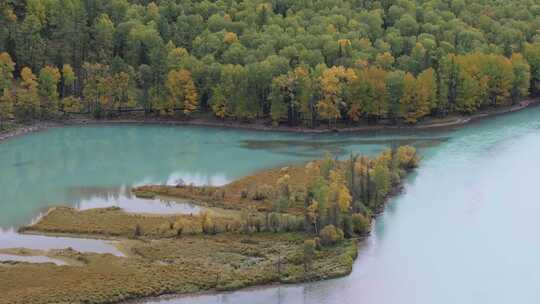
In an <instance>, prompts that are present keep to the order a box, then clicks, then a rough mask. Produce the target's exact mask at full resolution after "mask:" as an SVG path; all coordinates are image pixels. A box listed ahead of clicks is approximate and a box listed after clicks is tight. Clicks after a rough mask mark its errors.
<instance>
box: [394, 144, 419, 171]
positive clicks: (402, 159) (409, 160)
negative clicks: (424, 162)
mask: <svg viewBox="0 0 540 304" xmlns="http://www.w3.org/2000/svg"><path fill="white" fill-rule="evenodd" d="M396 157H397V159H398V162H399V166H400V167H401V168H403V169H406V170H408V169H413V168H416V167H418V156H417V155H416V149H415V148H414V147H411V146H401V147H399V148H398V149H397V151H396Z"/></svg>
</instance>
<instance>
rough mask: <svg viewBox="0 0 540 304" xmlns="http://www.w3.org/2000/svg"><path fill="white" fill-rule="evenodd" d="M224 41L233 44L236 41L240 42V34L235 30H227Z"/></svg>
mask: <svg viewBox="0 0 540 304" xmlns="http://www.w3.org/2000/svg"><path fill="white" fill-rule="evenodd" d="M223 42H225V43H227V44H233V43H235V42H238V36H237V35H236V33H234V32H226V33H225V35H224V36H223Z"/></svg>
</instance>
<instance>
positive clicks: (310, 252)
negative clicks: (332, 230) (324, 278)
mask: <svg viewBox="0 0 540 304" xmlns="http://www.w3.org/2000/svg"><path fill="white" fill-rule="evenodd" d="M316 247H317V245H316V243H315V240H305V241H304V270H305V271H306V272H307V271H308V270H309V267H310V266H311V263H312V262H313V258H314V257H315V248H316Z"/></svg>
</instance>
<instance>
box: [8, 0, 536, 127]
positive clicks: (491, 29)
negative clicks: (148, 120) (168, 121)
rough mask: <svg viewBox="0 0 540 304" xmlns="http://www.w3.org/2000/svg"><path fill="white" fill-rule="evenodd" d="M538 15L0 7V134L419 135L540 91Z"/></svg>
mask: <svg viewBox="0 0 540 304" xmlns="http://www.w3.org/2000/svg"><path fill="white" fill-rule="evenodd" d="M539 30H540V1H537V0H530V1H525V0H518V1H494V0H429V1H428V0H426V1H424V0H415V1H411V0H383V1H370V0H246V1H239V0H223V1H222V0H220V1H208V0H203V1H200V0H156V1H146V0H2V1H0V92H1V93H0V95H1V97H0V124H5V123H6V122H11V121H19V122H29V121H33V120H48V119H58V118H63V117H67V116H68V115H69V114H75V113H77V114H87V115H92V116H94V117H97V118H100V117H114V116H119V115H121V113H124V112H129V111H140V112H141V113H144V114H145V115H148V116H153V117H175V118H185V117H189V116H193V115H208V116H209V115H212V116H215V117H217V118H221V119H235V120H239V121H253V120H256V119H266V120H268V121H270V120H271V121H272V122H274V123H275V124H288V125H303V126H307V127H313V126H316V125H329V126H333V125H335V124H337V123H347V124H354V123H362V122H385V123H416V122H418V121H419V120H421V119H422V118H425V117H428V116H431V117H444V116H447V115H450V114H454V113H459V114H469V113H474V112H475V111H478V110H480V109H485V108H491V107H500V106H508V105H511V104H514V103H516V102H518V101H520V100H522V99H524V98H526V97H527V96H529V95H536V94H538V93H539V91H540V39H539V38H540V36H539V35H538V31H539Z"/></svg>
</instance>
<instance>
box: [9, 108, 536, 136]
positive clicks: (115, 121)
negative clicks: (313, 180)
mask: <svg viewBox="0 0 540 304" xmlns="http://www.w3.org/2000/svg"><path fill="white" fill-rule="evenodd" d="M539 104H540V98H533V99H526V100H523V101H520V102H519V103H518V104H516V105H513V106H507V107H501V108H495V109H487V110H484V111H481V112H479V113H476V114H472V115H468V116H465V115H460V116H455V117H451V118H449V119H450V120H449V119H448V118H443V119H438V118H432V121H430V122H424V123H422V122H420V123H418V124H415V125H399V124H398V125H385V124H375V125H360V126H352V127H337V128H321V127H317V128H306V127H302V126H298V127H290V126H272V125H269V124H267V123H265V122H264V121H263V120H259V121H255V122H250V123H243V122H238V121H220V120H218V119H209V118H192V119H188V120H179V119H175V120H172V119H163V118H159V117H134V118H112V119H110V118H108V119H95V118H70V119H67V120H64V121H37V122H34V123H32V124H29V125H21V126H16V127H15V128H14V129H11V130H6V131H1V132H0V143H2V142H4V141H7V140H9V139H11V138H16V137H19V136H23V135H26V134H30V133H36V132H40V131H45V130H47V129H50V128H58V127H65V126H87V125H157V126H159V125H163V126H188V127H189V126H191V127H207V128H218V129H231V130H246V131H257V132H284V133H297V134H330V133H365V132H377V131H396V130H397V131H414V130H439V129H444V128H451V127H461V126H464V125H467V124H469V123H471V122H474V121H478V120H482V119H485V118H489V117H495V116H499V115H504V114H508V113H513V112H518V111H521V110H524V109H527V108H531V107H534V106H537V105H539Z"/></svg>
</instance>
